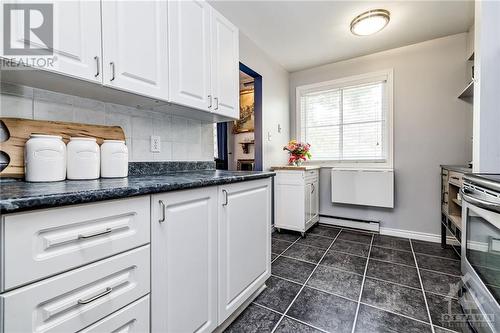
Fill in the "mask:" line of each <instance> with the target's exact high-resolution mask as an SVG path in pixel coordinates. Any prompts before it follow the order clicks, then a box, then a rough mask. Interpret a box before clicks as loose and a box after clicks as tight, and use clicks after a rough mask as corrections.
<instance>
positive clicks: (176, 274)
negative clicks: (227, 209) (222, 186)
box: [151, 187, 217, 333]
mask: <svg viewBox="0 0 500 333" xmlns="http://www.w3.org/2000/svg"><path fill="white" fill-rule="evenodd" d="M151 202H152V219H151V220H152V221H151V223H152V226H151V231H152V273H151V279H152V312H151V319H152V325H151V326H152V331H153V332H179V333H181V332H182V333H184V332H186V333H187V332H212V331H213V330H214V329H215V328H216V327H217V188H216V187H207V188H202V189H194V190H187V191H178V192H168V193H164V194H158V195H154V196H153V200H152V201H151Z"/></svg>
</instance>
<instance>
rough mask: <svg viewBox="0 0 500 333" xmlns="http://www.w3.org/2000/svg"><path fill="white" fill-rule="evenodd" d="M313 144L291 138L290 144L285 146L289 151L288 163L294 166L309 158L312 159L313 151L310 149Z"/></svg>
mask: <svg viewBox="0 0 500 333" xmlns="http://www.w3.org/2000/svg"><path fill="white" fill-rule="evenodd" d="M310 149H311V145H310V144H308V143H304V142H297V141H296V140H291V141H290V142H288V144H287V145H286V146H285V147H283V150H286V151H287V152H288V153H289V155H290V156H289V157H288V164H289V165H293V166H299V165H301V164H302V163H303V162H305V161H307V159H311V153H310V152H309V150H310Z"/></svg>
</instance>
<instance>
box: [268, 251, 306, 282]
mask: <svg viewBox="0 0 500 333" xmlns="http://www.w3.org/2000/svg"><path fill="white" fill-rule="evenodd" d="M314 267H316V265H314V264H310V263H308V262H304V261H298V260H295V259H289V258H285V257H279V258H278V259H276V260H275V261H274V262H273V263H272V264H271V274H273V275H276V276H279V277H282V278H285V279H289V280H292V281H296V282H299V283H304V282H306V280H307V278H308V277H309V275H311V273H312V271H313V270H314Z"/></svg>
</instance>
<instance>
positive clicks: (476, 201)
mask: <svg viewBox="0 0 500 333" xmlns="http://www.w3.org/2000/svg"><path fill="white" fill-rule="evenodd" d="M461 196H462V218H463V223H464V227H463V233H462V281H463V283H464V286H465V288H464V293H463V294H462V297H461V298H460V304H461V305H462V308H463V309H464V312H465V313H466V314H467V319H468V321H469V323H470V324H471V326H472V327H473V328H474V329H475V330H476V331H477V332H500V306H499V303H500V175H488V174H476V175H466V176H465V177H464V185H463V187H462V190H461Z"/></svg>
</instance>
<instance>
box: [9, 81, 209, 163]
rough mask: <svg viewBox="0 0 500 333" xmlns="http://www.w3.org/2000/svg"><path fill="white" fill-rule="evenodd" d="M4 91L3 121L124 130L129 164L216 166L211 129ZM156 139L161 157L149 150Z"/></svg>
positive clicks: (16, 88)
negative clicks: (211, 163) (54, 122)
mask: <svg viewBox="0 0 500 333" xmlns="http://www.w3.org/2000/svg"><path fill="white" fill-rule="evenodd" d="M0 92H1V94H0V116H1V117H17V118H28V119H35V120H58V121H69V122H78V123H86V124H97V125H118V126H121V127H122V128H123V130H124V132H125V136H126V140H127V146H128V148H129V157H130V161H134V162H142V161H213V156H214V144H213V140H214V138H213V125H212V124H207V123H202V122H201V121H198V120H192V119H187V118H182V117H178V116H172V115H169V114H166V113H161V112H157V111H152V110H144V109H137V108H133V107H128V106H123V105H118V104H111V103H103V102H100V101H97V100H92V99H87V98H81V97H77V96H72V95H65V94H60V93H55V92H52V91H48V90H42V89H36V88H31V87H27V86H20V85H14V84H10V83H4V82H2V83H1V90H0ZM2 132H5V129H0V138H2V140H5V138H6V133H2ZM151 135H157V136H160V137H161V152H160V153H152V152H151V151H150V136H151ZM2 162H5V161H2V156H0V163H2Z"/></svg>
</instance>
